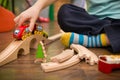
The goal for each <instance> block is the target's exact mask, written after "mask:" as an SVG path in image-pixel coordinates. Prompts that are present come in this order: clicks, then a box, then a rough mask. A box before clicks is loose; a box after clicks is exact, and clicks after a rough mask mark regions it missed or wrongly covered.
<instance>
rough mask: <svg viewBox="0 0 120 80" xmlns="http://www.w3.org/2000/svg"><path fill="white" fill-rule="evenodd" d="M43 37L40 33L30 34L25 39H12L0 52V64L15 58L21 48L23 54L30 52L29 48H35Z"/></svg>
mask: <svg viewBox="0 0 120 80" xmlns="http://www.w3.org/2000/svg"><path fill="white" fill-rule="evenodd" d="M43 39H45V38H44V37H43V36H42V35H37V34H36V35H31V36H30V37H28V38H26V39H25V40H23V41H22V40H13V41H12V42H11V43H10V44H9V45H8V46H7V47H6V48H5V49H4V50H3V51H2V52H1V53H0V66H2V65H4V64H6V63H9V62H11V61H13V60H15V59H17V55H18V53H19V52H20V51H21V50H22V53H21V54H23V55H26V54H28V53H30V48H37V45H38V43H39V42H40V41H41V40H43Z"/></svg>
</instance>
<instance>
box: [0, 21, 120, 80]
mask: <svg viewBox="0 0 120 80" xmlns="http://www.w3.org/2000/svg"><path fill="white" fill-rule="evenodd" d="M41 25H42V26H43V27H44V30H45V31H46V32H48V34H49V36H52V35H54V34H57V33H58V32H59V30H60V28H59V26H58V24H57V22H50V23H41ZM12 32H13V31H10V32H5V33H0V37H1V39H0V52H1V51H2V50H4V49H5V48H6V47H7V46H8V45H9V44H10V43H11V41H12V40H13V37H12ZM63 49H64V46H63V45H62V44H61V43H60V41H59V40H56V41H54V42H53V43H51V44H49V45H47V46H46V52H47V54H48V56H47V61H49V58H50V57H52V56H54V55H57V54H59V53H60V52H61V51H62V50H63ZM89 49H90V50H91V51H93V52H95V53H96V55H97V56H98V55H100V54H112V53H110V52H109V51H107V50H106V49H104V48H89ZM35 52H36V50H35V49H31V51H30V54H28V55H25V56H24V55H18V59H16V60H14V61H12V62H10V63H8V64H6V65H3V66H1V67H0V80H119V79H120V70H119V69H118V70H114V71H112V72H111V73H110V74H104V73H102V72H100V71H99V70H98V65H93V66H90V65H89V64H87V63H85V62H84V61H81V62H80V63H78V64H76V65H73V66H71V67H68V68H66V69H62V70H58V71H53V72H49V73H45V72H44V71H43V70H42V69H41V66H40V64H35V63H34V59H35Z"/></svg>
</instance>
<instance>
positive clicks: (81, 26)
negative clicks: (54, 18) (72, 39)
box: [58, 4, 120, 53]
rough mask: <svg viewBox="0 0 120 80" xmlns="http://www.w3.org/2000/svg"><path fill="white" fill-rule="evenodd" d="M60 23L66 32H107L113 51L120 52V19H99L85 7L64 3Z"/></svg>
mask: <svg viewBox="0 0 120 80" xmlns="http://www.w3.org/2000/svg"><path fill="white" fill-rule="evenodd" d="M58 24H59V25H60V27H61V29H62V30H63V31H65V32H75V33H79V34H85V35H97V34H100V33H106V34H107V36H108V38H109V41H110V45H111V46H109V47H108V49H109V50H111V51H112V52H114V53H116V52H120V43H119V42H120V19H112V18H109V17H106V18H105V19H99V18H98V17H97V16H96V15H90V14H88V12H86V11H85V9H83V8H80V7H77V6H75V5H72V4H64V5H63V6H62V7H61V8H60V9H59V12H58Z"/></svg>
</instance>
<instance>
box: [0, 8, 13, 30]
mask: <svg viewBox="0 0 120 80" xmlns="http://www.w3.org/2000/svg"><path fill="white" fill-rule="evenodd" d="M14 17H15V15H14V14H13V13H12V12H10V11H9V10H7V9H5V8H3V7H1V6H0V32H6V31H11V30H13V28H14V26H15V22H14V20H13V19H14Z"/></svg>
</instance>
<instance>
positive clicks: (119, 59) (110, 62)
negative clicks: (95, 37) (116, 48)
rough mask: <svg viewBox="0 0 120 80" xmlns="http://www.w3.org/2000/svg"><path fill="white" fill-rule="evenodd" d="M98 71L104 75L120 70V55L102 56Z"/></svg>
mask: <svg viewBox="0 0 120 80" xmlns="http://www.w3.org/2000/svg"><path fill="white" fill-rule="evenodd" d="M98 69H99V71H101V72H103V73H106V74H108V73H111V72H112V70H115V69H120V55H100V56H99V61H98Z"/></svg>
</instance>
